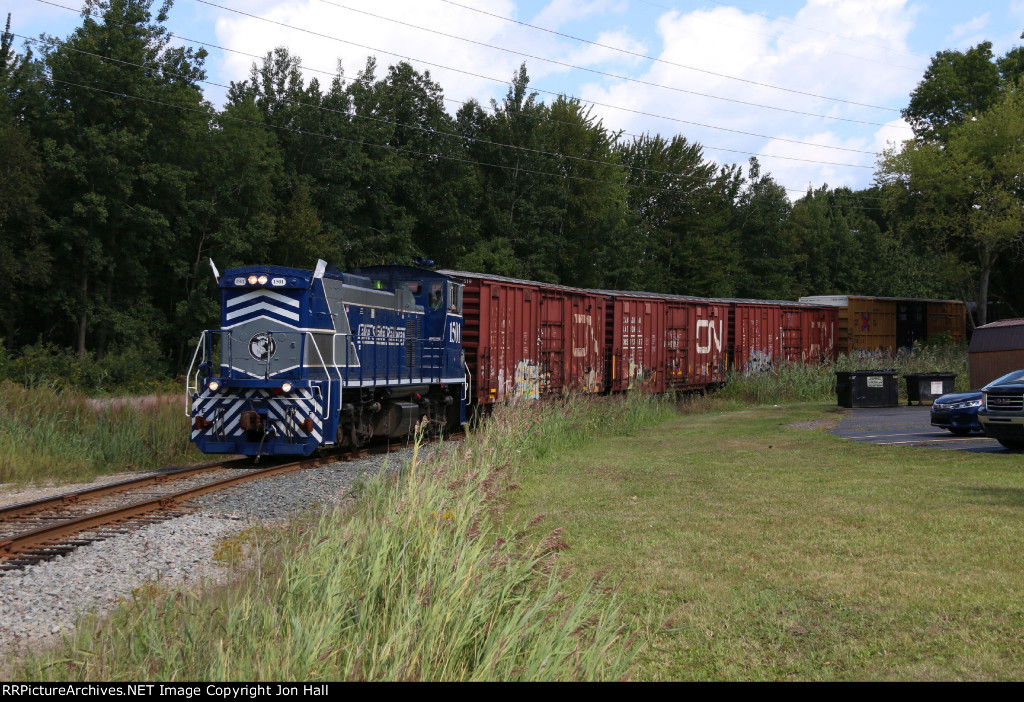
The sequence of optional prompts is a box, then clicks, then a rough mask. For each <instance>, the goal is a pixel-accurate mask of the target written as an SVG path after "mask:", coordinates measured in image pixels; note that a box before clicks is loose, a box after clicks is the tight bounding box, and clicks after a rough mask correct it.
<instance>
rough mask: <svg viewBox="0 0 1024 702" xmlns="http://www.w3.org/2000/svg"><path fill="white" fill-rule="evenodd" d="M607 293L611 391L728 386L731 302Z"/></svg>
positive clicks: (642, 294)
mask: <svg viewBox="0 0 1024 702" xmlns="http://www.w3.org/2000/svg"><path fill="white" fill-rule="evenodd" d="M605 294H606V295H608V307H607V309H606V318H607V320H608V325H607V339H608V349H609V360H608V366H609V371H610V373H611V377H610V382H609V386H610V389H611V390H612V391H622V390H629V389H632V388H643V389H645V390H650V391H652V392H665V391H667V390H691V389H697V388H707V387H712V386H715V385H720V384H722V383H724V382H725V376H726V372H727V371H728V366H729V364H728V357H729V347H728V331H729V329H728V324H729V303H728V302H727V301H723V300H709V299H705V298H698V297H687V296H683V295H659V294H655V293H642V292H625V293H624V292H613V291H605Z"/></svg>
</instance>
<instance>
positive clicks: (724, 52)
mask: <svg viewBox="0 0 1024 702" xmlns="http://www.w3.org/2000/svg"><path fill="white" fill-rule="evenodd" d="M48 3H52V4H48ZM157 4H158V3H157ZM61 6H63V8H71V10H68V9H63V8H62V7H61ZM218 6H219V7H218ZM80 8H81V2H80V0H47V3H44V2H41V1H40V0H0V12H2V13H3V14H4V15H6V14H7V13H10V14H11V31H13V32H15V33H16V34H19V35H24V36H29V37H35V36H38V35H39V34H40V33H47V34H50V35H52V36H56V37H59V38H63V37H66V36H67V35H68V34H69V33H70V32H72V31H73V30H74V29H75V27H77V26H78V25H79V24H80V19H79V12H78V11H79V9H80ZM470 8H476V10H481V11H483V12H479V11H474V10H473V9H470ZM242 13H245V14H242ZM485 13H486V14H485ZM373 15H377V16H376V17H375V16H373ZM268 20H269V21H268ZM511 20H516V21H518V23H517V22H515V21H511ZM403 23H404V24H403ZM167 25H168V27H169V28H170V30H171V31H172V32H173V33H175V34H176V35H179V36H181V37H185V38H188V39H192V40H198V41H202V42H207V43H208V44H210V45H216V46H219V47H223V49H218V48H213V47H212V46H210V47H208V48H209V51H210V57H209V59H208V61H207V71H208V74H209V80H210V81H211V82H213V83H221V84H227V83H229V82H230V81H232V80H241V79H243V78H245V77H246V76H247V74H248V71H249V67H250V65H251V64H252V62H253V60H254V59H253V56H254V55H255V56H262V55H264V54H265V53H266V52H267V51H269V50H271V49H273V48H274V47H275V46H279V45H284V46H287V47H288V48H289V50H290V51H292V53H294V54H297V55H299V56H300V57H301V58H302V63H303V65H304V66H305V67H307V68H308V69H309V72H308V76H309V77H313V76H317V77H319V78H320V80H321V82H326V81H327V80H329V74H331V73H332V72H334V71H335V70H336V68H337V66H338V65H339V63H340V65H341V66H342V67H343V69H344V71H345V74H346V75H347V76H350V77H351V76H355V74H356V73H357V71H358V70H359V69H361V68H362V67H363V66H364V64H365V62H366V57H367V56H368V55H371V54H373V55H376V56H377V60H378V65H380V66H382V67H386V66H387V65H388V64H390V63H394V62H396V61H398V60H400V57H405V58H407V59H408V60H410V61H411V62H412V63H413V64H414V65H415V66H416V67H417V68H419V69H420V70H429V71H430V73H431V75H432V77H433V78H434V79H435V80H436V81H438V82H439V83H440V85H441V86H442V88H444V91H445V97H446V98H447V99H448V100H449V102H448V103H447V106H448V109H449V111H451V112H454V111H455V110H457V109H458V107H459V105H460V103H461V101H465V100H467V99H469V98H476V99H477V100H479V101H480V102H481V103H483V104H484V105H487V104H488V102H489V100H490V99H492V98H496V99H499V100H500V98H501V97H502V96H503V95H504V94H505V91H506V90H507V88H508V86H507V83H506V82H503V81H507V80H508V79H509V78H510V76H511V75H512V74H513V72H514V71H515V70H516V68H517V67H518V66H519V64H520V63H521V62H523V61H525V62H526V65H527V70H528V72H529V74H530V77H531V85H532V87H533V88H534V89H537V90H540V91H548V92H541V95H540V97H541V99H544V100H545V101H548V100H550V99H551V98H552V97H553V95H554V94H558V93H565V94H568V95H572V96H575V97H578V98H580V99H581V100H583V101H584V102H586V103H591V104H593V110H594V113H595V114H596V115H598V116H599V117H600V118H601V119H602V120H603V121H604V124H605V125H606V126H607V127H609V128H611V129H613V130H622V131H623V132H624V134H625V135H626V137H625V138H628V135H633V134H641V133H645V132H650V133H660V134H662V135H663V136H666V137H669V136H672V135H675V134H682V135H683V136H685V137H687V138H688V139H690V140H691V141H696V142H699V143H700V144H702V145H703V146H704V149H705V156H706V157H707V158H708V159H710V160H714V161H717V162H719V163H740V164H745V163H746V161H747V159H748V158H749V157H750V155H757V156H758V158H759V159H760V161H761V164H762V169H763V170H766V171H768V172H770V173H771V174H772V175H773V176H774V177H775V178H776V179H777V180H778V181H779V182H780V183H782V184H783V185H784V186H785V187H787V188H788V189H790V196H791V197H794V198H795V197H799V195H800V194H801V192H803V191H805V190H806V189H807V187H808V186H809V185H811V186H813V187H818V186H820V185H822V184H826V183H827V184H828V185H830V186H838V185H848V186H851V187H854V188H859V187H865V186H867V185H870V184H871V181H872V179H873V172H874V165H875V162H876V160H877V153H878V152H879V151H881V150H882V149H883V148H885V147H886V145H887V144H893V143H897V142H899V141H900V140H902V139H905V138H907V137H908V136H909V135H910V132H909V130H908V129H907V128H906V125H905V124H904V123H903V122H902V120H901V119H900V115H899V110H900V109H901V108H903V107H905V105H906V103H907V99H908V95H909V94H910V92H911V91H912V90H913V89H914V86H915V85H916V84H917V83H918V81H919V80H920V79H921V76H922V74H923V72H924V69H925V68H926V67H927V65H928V62H929V59H930V58H931V56H933V55H934V54H935V52H937V51H940V50H943V49H952V48H956V49H964V48H967V47H969V46H973V45H975V44H977V43H978V42H979V41H984V40H988V41H991V42H992V43H993V45H994V51H995V52H996V54H997V55H999V54H1002V53H1003V52H1005V51H1006V50H1007V49H1009V48H1011V47H1013V46H1015V45H1018V44H1021V43H1024V40H1021V39H1020V35H1021V31H1022V30H1024V0H1007V1H1004V2H971V3H968V2H962V1H960V2H954V1H952V0H939V1H936V0H928V1H927V2H924V1H916V2H915V1H914V0H804V1H797V0H792V1H789V0H782V1H779V0H776V1H774V2H762V1H759V0H737V2H736V3H735V4H731V3H726V2H714V1H711V0H290V1H282V0H210V3H209V4H207V3H203V2H200V1H199V0H176V1H175V3H174V7H172V9H171V12H170V20H169V21H168V23H167ZM528 25H533V26H528ZM545 30H547V31H545ZM446 35H448V36H446ZM460 37H461V38H462V39H469V40H472V41H471V42H468V41H464V40H460V39H459V38H460ZM580 39H583V40H586V41H580ZM473 42H476V43H473ZM20 43H21V42H20V40H19V45H20ZM183 43H185V42H183ZM485 45H489V46H485ZM598 45H601V46H598ZM527 56H529V57H527ZM204 89H205V92H206V96H207V98H208V99H210V100H211V101H212V102H213V103H214V104H215V105H219V104H220V102H221V101H222V100H223V94H224V91H223V89H221V88H218V87H216V86H214V85H207V86H205V88H204Z"/></svg>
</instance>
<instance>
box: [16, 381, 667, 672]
mask: <svg viewBox="0 0 1024 702" xmlns="http://www.w3.org/2000/svg"><path fill="white" fill-rule="evenodd" d="M672 412H673V409H672V406H671V404H670V403H667V402H665V401H663V400H660V399H658V398H652V397H644V396H636V397H632V398H628V399H626V400H624V401H599V400H583V399H578V398H570V399H569V400H567V401H566V402H564V403H563V404H558V405H554V404H547V405H540V404H536V403H529V404H526V403H524V404H520V405H516V406H506V407H499V408H497V410H496V411H495V412H494V414H493V415H492V416H491V417H490V418H489V420H488V422H487V423H486V424H485V425H484V427H483V428H482V429H481V430H480V431H478V432H474V433H473V434H472V435H471V436H469V437H468V438H467V439H466V441H465V443H464V444H463V445H461V446H459V445H447V446H443V447H442V448H440V449H439V450H438V451H437V452H436V454H435V455H434V456H433V457H432V458H431V459H430V460H428V461H424V462H421V461H420V458H419V455H418V454H417V455H416V457H415V458H414V459H413V461H412V463H411V464H410V465H409V466H408V467H407V469H406V470H405V471H404V473H403V474H402V475H401V476H400V477H397V478H396V477H391V478H386V477H381V478H375V479H371V480H369V481H367V482H366V483H365V485H363V486H362V487H361V491H360V495H359V499H358V500H356V501H352V502H351V503H349V505H348V506H347V507H346V508H345V509H343V510H336V511H332V512H327V513H324V514H322V515H321V516H319V517H316V518H310V519H308V520H306V521H303V522H299V523H298V524H297V525H295V526H293V527H292V528H291V529H290V530H289V531H287V532H286V533H284V534H280V533H275V532H268V533H265V534H264V535H263V536H262V537H261V538H258V539H256V540H255V541H254V542H253V543H252V544H251V545H250V553H251V554H252V555H253V557H254V562H255V566H254V567H253V568H251V569H249V570H248V571H246V572H244V573H240V574H239V577H240V578H241V580H240V582H238V583H236V584H235V585H233V586H231V587H215V586H207V587H206V589H205V590H203V591H201V592H199V593H198V594H183V593H157V594H155V595H154V594H152V593H148V594H144V595H141V596H140V597H139V598H138V599H135V600H133V601H132V602H130V603H126V604H125V606H123V607H122V608H120V609H119V610H118V611H117V612H116V613H115V615H114V616H113V617H112V618H111V619H109V620H107V621H98V620H91V621H89V622H87V623H85V624H84V625H83V626H81V627H80V628H79V629H78V630H77V633H76V634H75V635H74V636H73V638H70V639H68V640H67V641H66V645H65V647H64V650H62V651H58V652H56V653H53V654H51V655H48V656H47V657H45V658H40V659H36V660H34V661H32V662H30V663H29V664H28V666H27V667H26V668H24V669H23V670H21V671H20V673H19V677H24V678H28V679H33V680H39V679H50V678H52V679H82V680H87V679H94V680H138V679H154V680H183V679H184V680H335V679H345V680H608V679H620V678H623V677H625V676H626V675H627V674H628V669H629V665H630V661H631V660H632V658H633V656H634V655H635V653H636V646H635V645H634V644H633V642H632V640H631V639H630V637H629V636H628V635H627V633H626V632H625V631H624V630H623V625H622V624H621V622H620V613H619V607H620V605H619V602H618V599H617V597H616V594H615V592H614V589H613V588H611V587H609V585H608V584H607V583H605V582H603V580H602V579H601V577H600V576H597V577H593V578H589V579H587V578H583V579H582V580H583V581H584V582H586V584H585V585H583V586H582V587H581V588H580V589H577V585H575V584H574V585H570V584H569V583H568V582H567V581H566V577H567V575H568V573H567V571H566V570H565V569H564V568H561V567H560V565H559V559H558V552H559V551H561V550H563V549H565V548H566V547H567V545H566V543H565V542H564V541H563V539H562V536H561V533H562V531H561V529H560V528H551V527H550V526H548V527H546V528H544V529H541V528H540V527H541V525H542V523H543V521H544V519H543V517H542V516H537V517H534V518H532V519H529V520H527V519H526V518H523V519H513V518H511V517H509V516H508V515H506V514H505V510H506V506H507V499H508V498H509V496H510V494H511V492H512V491H514V490H516V489H517V487H518V486H517V484H516V479H517V478H516V476H517V475H518V474H519V473H520V472H521V471H522V470H523V469H524V468H528V467H529V466H530V465H531V463H532V462H533V461H534V460H535V459H536V458H537V457H538V456H544V455H548V454H549V453H550V452H551V451H555V450H560V449H561V448H564V447H571V446H578V445H580V443H581V442H583V441H586V440H587V439H588V438H593V437H594V436H595V435H598V434H616V433H617V434H624V433H629V432H631V431H633V430H634V429H636V428H639V427H640V426H643V425H646V424H650V423H652V422H655V421H658V420H659V419H661V418H665V417H667V416H669V415H670V414H671V413H672ZM578 582H580V581H579V580H577V579H574V580H573V583H578Z"/></svg>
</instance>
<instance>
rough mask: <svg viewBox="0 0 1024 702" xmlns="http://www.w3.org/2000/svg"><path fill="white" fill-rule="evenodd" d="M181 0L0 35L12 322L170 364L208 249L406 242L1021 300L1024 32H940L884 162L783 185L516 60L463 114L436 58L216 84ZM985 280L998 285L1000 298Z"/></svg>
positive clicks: (2, 305)
mask: <svg viewBox="0 0 1024 702" xmlns="http://www.w3.org/2000/svg"><path fill="white" fill-rule="evenodd" d="M170 9H171V3H170V1H169V0H165V2H163V4H162V5H160V6H159V7H158V8H155V9H154V7H153V0H86V2H85V7H84V10H83V14H82V22H81V26H80V27H78V28H77V29H76V30H75V31H74V32H72V34H71V35H70V36H68V37H66V38H64V39H62V40H59V41H58V40H55V39H53V38H43V40H42V41H40V42H38V43H34V42H28V43H26V47H25V48H24V49H23V50H22V51H21V52H19V51H17V50H16V49H15V41H14V37H13V36H12V35H11V34H10V32H9V26H10V24H9V21H10V20H9V18H8V31H5V32H4V34H3V37H2V42H0V90H2V94H3V97H2V102H0V252H2V254H0V337H2V338H3V344H4V345H5V346H6V347H7V348H8V349H20V348H22V347H25V346H27V345H36V346H38V345H39V344H54V345H57V346H59V347H67V348H70V349H73V350H74V352H75V353H77V354H79V355H81V356H87V355H88V356H92V357H93V358H103V357H105V356H108V355H111V354H114V355H116V354H124V353H131V354H133V355H134V357H136V358H137V359H138V361H139V363H142V364H143V365H144V366H145V367H147V368H149V369H151V370H152V371H153V372H160V373H166V372H172V373H173V372H181V371H182V369H183V367H184V366H185V365H187V362H188V360H189V359H188V357H187V356H188V354H189V353H190V351H191V344H192V343H194V340H195V338H196V337H197V335H198V333H199V331H200V330H202V329H204V328H209V327H213V326H217V325H218V323H219V322H218V318H219V317H218V315H219V312H218V302H217V295H216V290H215V287H214V281H213V277H212V275H211V273H210V269H209V267H208V263H207V259H208V258H212V259H213V260H214V261H215V263H216V264H217V266H219V267H220V269H221V270H224V269H225V268H229V267H232V266H238V265H250V264H261V263H266V264H279V265H288V266H297V267H307V268H308V267H311V266H312V264H313V263H314V262H315V261H316V259H317V258H323V259H325V260H327V261H330V262H332V263H334V264H336V265H337V266H338V267H339V268H340V269H345V268H348V267H354V266H358V265H364V264H371V263H379V262H381V261H388V262H391V261H394V262H399V263H409V262H411V261H412V259H413V258H414V257H416V256H421V257H424V258H429V259H432V260H434V261H435V263H436V265H437V266H439V267H444V268H455V269H463V270H472V271H480V272H488V273H495V274H501V275H508V276H514V277H521V278H529V279H534V280H541V281H547V282H553V283H561V284H565V285H574V286H582V287H590V288H609V289H622V290H648V291H654V292H667V293H679V294H689V295H703V296H714V297H754V298H768V299H795V298H796V297H798V296H800V295H808V294H863V295H884V296H914V297H941V298H947V297H948V298H956V299H963V300H966V301H975V302H978V303H979V313H980V314H979V318H980V320H981V321H984V320H985V319H986V317H985V313H986V309H993V310H995V311H996V312H997V313H998V314H1000V316H1016V315H1018V314H1021V313H1024V292H1022V291H1021V288H1020V286H1019V285H1018V284H1017V276H1018V274H1019V269H1020V259H1019V257H1018V256H1017V253H1018V247H1019V246H1020V244H1021V231H1022V227H1021V203H1022V197H1024V193H1022V190H1021V188H1022V183H1021V175H1020V174H1021V173H1024V167H1022V166H1024V161H1022V160H1021V159H1022V158H1024V147H1022V144H1024V104H1022V102H1021V100H1022V98H1021V95H1020V83H1019V80H1020V77H1021V74H1022V72H1024V58H1022V53H1021V50H1020V49H1014V50H1013V51H1011V52H1009V53H1008V54H1007V55H1006V56H1004V57H1001V58H998V59H996V58H994V57H993V56H992V53H991V45H987V44H982V45H979V46H978V47H975V48H974V49H971V50H969V51H967V52H940V53H939V54H937V55H936V57H935V58H934V59H933V61H932V65H931V67H930V68H929V69H928V72H927V73H926V74H925V76H924V77H923V79H922V82H921V84H920V85H919V86H918V88H917V90H916V91H915V93H914V94H913V95H912V96H911V100H910V103H909V106H908V108H907V110H905V111H904V115H905V117H907V119H908V120H909V121H910V122H911V124H912V126H913V127H914V132H915V139H913V140H911V141H909V142H907V143H906V144H905V145H904V146H903V147H900V148H898V149H894V150H892V151H890V152H887V153H885V154H883V157H882V158H881V159H880V162H879V169H878V175H877V182H876V185H874V186H873V187H870V188H867V189H863V190H859V191H853V190H851V189H849V188H844V187H838V188H830V187H828V186H822V187H820V188H817V189H809V190H808V191H807V193H806V194H805V195H804V196H802V197H800V198H799V199H796V200H795V201H791V200H790V198H789V197H787V194H786V190H785V189H784V188H783V187H782V185H780V184H779V183H778V182H777V181H776V180H775V179H773V178H772V176H771V174H770V173H768V172H767V171H765V170H764V168H763V166H762V165H761V164H760V163H758V161H757V160H756V159H753V158H752V159H751V160H750V162H749V164H748V165H747V167H746V168H745V169H744V168H739V167H736V166H731V165H730V166H722V165H718V164H716V163H714V162H713V161H712V160H710V159H708V158H707V157H706V156H705V154H704V152H703V149H702V147H701V145H700V144H699V143H697V142H694V141H691V140H689V139H687V138H686V137H685V136H683V135H679V134H677V135H672V136H662V135H659V134H645V135H643V136H640V137H631V138H626V137H624V136H623V135H622V134H621V133H617V132H614V131H612V130H610V129H608V128H607V127H606V126H605V125H604V124H603V123H602V121H601V120H600V119H599V118H597V117H596V116H595V115H594V114H593V113H592V111H591V110H590V109H589V108H588V107H587V106H585V105H584V104H581V102H580V101H579V100H577V99H575V98H571V97H567V96H560V97H558V98H556V99H554V100H551V101H550V102H548V103H545V102H543V101H540V100H538V96H537V94H536V93H534V92H532V91H531V90H530V80H529V75H528V73H527V69H526V66H525V65H523V66H522V67H521V68H520V69H519V70H518V71H517V72H516V74H515V75H514V76H512V80H511V86H510V88H509V89H508V92H507V94H506V95H505V97H504V99H502V100H501V101H492V102H491V104H490V105H488V106H486V107H485V106H484V105H482V104H481V103H479V102H477V101H474V100H470V101H468V102H467V103H465V104H463V105H462V106H461V107H460V108H459V109H458V110H457V111H456V112H455V113H454V114H451V113H449V111H448V110H447V109H445V100H444V93H443V90H442V87H441V86H440V85H439V84H438V83H437V82H435V81H434V80H433V79H432V78H431V76H430V74H429V72H419V71H416V70H414V69H413V68H412V66H410V65H409V64H407V63H404V62H403V63H397V64H395V65H391V66H388V67H387V68H386V69H385V68H383V67H381V66H378V64H377V62H376V60H375V59H374V58H372V57H371V58H369V59H368V60H367V62H366V64H365V66H363V67H362V68H361V69H360V70H359V71H358V72H357V73H356V74H355V75H354V76H352V77H349V76H347V75H346V74H345V73H344V72H343V71H342V70H341V69H340V68H339V71H338V73H337V74H336V75H334V76H333V77H331V78H330V80H329V81H324V82H321V81H320V80H319V79H317V78H311V79H309V80H307V79H306V78H305V77H304V76H303V71H302V68H301V58H300V57H299V56H298V55H296V54H294V53H292V52H291V51H290V50H289V49H287V48H283V47H282V48H278V49H275V50H274V51H272V52H270V53H268V54H267V55H266V57H264V58H263V60H262V61H260V62H258V63H256V64H254V65H253V67H252V69H251V72H250V74H249V75H248V77H246V78H245V79H243V80H239V81H237V82H232V83H231V85H230V88H229V90H228V92H227V99H226V101H225V104H224V105H223V107H222V108H219V109H218V108H215V107H214V106H213V105H212V104H211V103H210V102H209V101H208V100H207V99H206V98H205V97H204V94H203V85H204V81H205V80H206V72H205V68H204V63H205V60H206V52H205V50H203V49H201V48H200V49H192V48H184V47H181V46H176V45H174V44H173V43H172V42H171V37H170V36H169V33H168V31H167V29H166V28H165V26H164V23H165V22H166V19H167V16H168V12H169V11H170ZM988 301H992V302H994V303H997V304H996V305H994V306H989V305H986V304H985V303H986V302H988Z"/></svg>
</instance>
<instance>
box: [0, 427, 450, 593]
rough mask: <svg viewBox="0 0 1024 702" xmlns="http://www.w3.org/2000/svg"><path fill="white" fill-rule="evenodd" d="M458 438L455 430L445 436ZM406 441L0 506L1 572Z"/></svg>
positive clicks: (203, 469) (209, 468)
mask: <svg viewBox="0 0 1024 702" xmlns="http://www.w3.org/2000/svg"><path fill="white" fill-rule="evenodd" d="M450 438H452V439H457V438H460V435H456V436H453V437H450ZM396 444H397V445H402V446H404V445H405V442H401V443H399V442H394V443H389V444H381V445H379V446H372V447H370V448H369V449H363V450H360V451H358V452H348V453H337V454H326V455H323V456H319V457H314V458H309V459H304V460H301V461H291V462H288V463H280V464H277V465H270V466H265V467H258V468H257V467H255V466H254V465H253V463H252V460H251V459H248V458H246V459H239V460H234V461H227V462H224V463H217V464H213V465H206V466H196V467H193V468H183V469H181V470H176V471H170V472H167V473H162V474H159V475H149V476H145V477H142V478H136V479H131V480H123V481H120V482H116V483H109V484H106V485H101V486H98V487H94V488H88V489H85V490H78V491H75V492H68V493H63V494H60V495H55V496H52V497H46V498H42V499H39V500H32V501H31V502H22V503H19V504H15V505H10V506H8V507H3V508H0V573H2V572H3V571H7V570H13V569H18V568H24V567H26V566H28V565H32V564H34V563H39V562H41V561H46V560H50V559H52V558H55V557H56V556H60V555H64V554H67V553H69V552H71V551H73V550H74V549H76V548H78V547H79V546H83V545H86V544H89V543H92V542H94V541H100V540H102V539H105V538H109V537H110V536H114V535H117V534H121V533H124V532H126V531H128V530H130V529H132V528H135V527H138V526H142V525H145V524H149V523H153V522H156V521H163V520H166V519H172V518H174V517H177V516H180V515H182V514H185V513H186V512H188V511H189V509H190V508H189V506H188V505H187V503H188V502H189V501H190V500H192V499H193V498H196V497H199V496H200V495H205V494H207V493H210V492H216V491H219V490H224V489H227V488H230V487H234V486H235V485H238V484H240V483H243V482H248V481H250V480H257V479H259V478H266V477H270V476H273V475H279V474H281V473H287V472H291V471H296V470H301V469H303V468H311V467H314V466H318V465H324V464H327V463H336V462H338V461H346V460H353V459H356V458H360V457H363V456H367V455H369V454H371V453H383V452H387V451H390V450H391V449H392V448H395V447H396Z"/></svg>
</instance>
